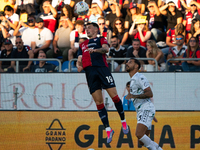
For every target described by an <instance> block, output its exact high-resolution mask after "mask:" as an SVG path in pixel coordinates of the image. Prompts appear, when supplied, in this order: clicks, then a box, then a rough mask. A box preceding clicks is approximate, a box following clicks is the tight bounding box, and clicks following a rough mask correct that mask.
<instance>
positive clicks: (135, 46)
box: [126, 39, 148, 66]
mask: <svg viewBox="0 0 200 150" xmlns="http://www.w3.org/2000/svg"><path fill="white" fill-rule="evenodd" d="M126 57H127V58H131V57H134V58H146V50H145V48H144V47H142V46H140V40H139V39H133V42H132V46H129V47H128V49H127V53H126ZM140 63H141V66H142V64H148V62H147V61H146V60H144V61H143V60H140Z"/></svg>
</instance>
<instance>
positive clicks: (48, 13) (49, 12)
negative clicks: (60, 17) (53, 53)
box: [38, 0, 57, 33]
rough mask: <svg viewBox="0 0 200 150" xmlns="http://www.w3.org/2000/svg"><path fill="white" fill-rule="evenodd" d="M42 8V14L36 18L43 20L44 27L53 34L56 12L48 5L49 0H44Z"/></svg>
mask: <svg viewBox="0 0 200 150" xmlns="http://www.w3.org/2000/svg"><path fill="white" fill-rule="evenodd" d="M42 8H43V10H44V12H42V13H40V14H39V15H38V16H39V17H40V18H42V19H43V21H44V27H46V28H48V29H49V30H51V32H52V33H54V32H55V29H56V18H57V11H56V9H55V8H54V7H53V6H52V5H51V4H50V1H49V0H44V2H43V5H42Z"/></svg>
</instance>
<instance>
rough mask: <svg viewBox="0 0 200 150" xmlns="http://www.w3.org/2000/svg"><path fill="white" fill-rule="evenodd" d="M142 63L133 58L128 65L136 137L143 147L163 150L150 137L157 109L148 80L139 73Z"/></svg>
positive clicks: (151, 149)
mask: <svg viewBox="0 0 200 150" xmlns="http://www.w3.org/2000/svg"><path fill="white" fill-rule="evenodd" d="M139 68H140V62H139V61H138V60H137V59H134V58H131V59H130V60H129V61H128V62H127V63H126V71H127V72H128V73H129V75H130V77H131V83H130V93H131V97H132V100H133V105H134V106H135V110H136V112H137V127H136V133H135V134H136V136H137V138H138V139H139V142H140V144H141V145H143V146H145V147H146V148H148V149H149V150H162V148H161V147H160V146H159V145H158V144H157V143H156V142H154V141H152V140H151V139H150V138H149V137H148V135H149V134H150V131H151V124H152V120H153V118H154V115H155V107H154V104H153V103H152V102H151V100H150V98H151V97H153V93H152V90H151V88H150V84H149V81H148V80H147V78H146V77H145V76H144V75H143V74H141V73H139V72H138V70H139Z"/></svg>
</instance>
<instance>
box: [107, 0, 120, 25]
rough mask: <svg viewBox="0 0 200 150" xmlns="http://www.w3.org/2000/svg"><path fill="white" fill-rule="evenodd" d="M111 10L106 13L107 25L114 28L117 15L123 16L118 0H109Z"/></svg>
mask: <svg viewBox="0 0 200 150" xmlns="http://www.w3.org/2000/svg"><path fill="white" fill-rule="evenodd" d="M109 6H110V9H111V12H110V13H109V14H107V15H106V27H107V28H110V29H112V27H113V26H114V20H115V19H116V18H117V17H122V13H121V11H120V8H119V4H118V3H117V2H116V1H113V0H112V1H109Z"/></svg>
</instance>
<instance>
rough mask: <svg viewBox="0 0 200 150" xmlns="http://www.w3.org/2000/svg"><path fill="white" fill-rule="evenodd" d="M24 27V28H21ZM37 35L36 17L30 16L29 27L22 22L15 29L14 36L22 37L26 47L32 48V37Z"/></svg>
mask: <svg viewBox="0 0 200 150" xmlns="http://www.w3.org/2000/svg"><path fill="white" fill-rule="evenodd" d="M21 26H22V27H21ZM34 33H35V17H34V16H33V15H29V16H28V26H27V24H25V23H24V22H22V21H20V22H19V25H18V26H17V28H16V29H15V31H14V33H13V36H21V38H22V41H23V42H24V45H28V46H29V47H31V39H30V35H31V36H32V35H34Z"/></svg>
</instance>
